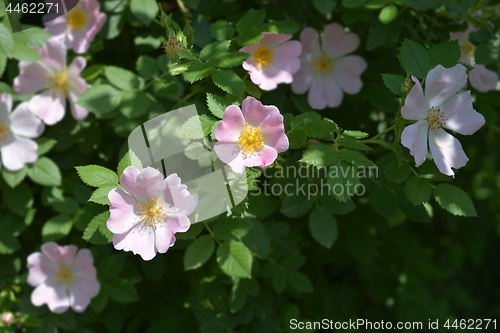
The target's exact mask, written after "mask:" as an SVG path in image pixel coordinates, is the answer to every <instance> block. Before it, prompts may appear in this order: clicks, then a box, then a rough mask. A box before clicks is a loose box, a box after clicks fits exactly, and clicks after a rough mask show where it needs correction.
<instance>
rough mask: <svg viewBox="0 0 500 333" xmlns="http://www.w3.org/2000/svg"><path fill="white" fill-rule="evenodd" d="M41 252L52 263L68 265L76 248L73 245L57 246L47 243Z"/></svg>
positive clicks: (73, 256)
mask: <svg viewBox="0 0 500 333" xmlns="http://www.w3.org/2000/svg"><path fill="white" fill-rule="evenodd" d="M41 250H42V252H43V253H44V254H45V255H46V256H47V257H48V258H49V259H50V260H52V261H53V262H55V263H57V264H65V265H70V264H71V263H72V262H73V259H74V258H75V254H76V251H77V250H78V248H77V247H76V246H74V245H65V246H59V245H57V244H56V243H54V242H48V243H45V244H43V245H42V247H41Z"/></svg>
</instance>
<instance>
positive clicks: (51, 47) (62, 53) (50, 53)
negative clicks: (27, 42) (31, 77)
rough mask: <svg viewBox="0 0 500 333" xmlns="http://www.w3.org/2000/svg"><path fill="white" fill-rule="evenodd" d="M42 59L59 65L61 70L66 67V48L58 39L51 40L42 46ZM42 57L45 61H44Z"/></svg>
mask: <svg viewBox="0 0 500 333" xmlns="http://www.w3.org/2000/svg"><path fill="white" fill-rule="evenodd" d="M42 53H44V54H43V55H42V58H44V61H45V60H49V61H52V62H54V63H56V64H59V65H60V66H61V68H64V67H66V47H65V46H64V42H62V41H61V40H59V39H56V38H51V39H49V40H48V41H46V42H45V44H44V45H43V52H42ZM44 55H45V56H46V58H47V59H45V57H44Z"/></svg>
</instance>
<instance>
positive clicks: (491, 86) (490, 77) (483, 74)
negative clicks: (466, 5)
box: [450, 24, 498, 92]
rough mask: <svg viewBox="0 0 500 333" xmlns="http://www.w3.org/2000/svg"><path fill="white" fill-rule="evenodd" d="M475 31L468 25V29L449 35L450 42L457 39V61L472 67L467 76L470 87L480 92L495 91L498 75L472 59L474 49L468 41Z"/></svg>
mask: <svg viewBox="0 0 500 333" xmlns="http://www.w3.org/2000/svg"><path fill="white" fill-rule="evenodd" d="M476 30H477V29H476V28H475V27H474V26H473V25H471V24H469V27H468V29H467V30H466V31H464V32H452V33H450V40H455V39H457V40H458V43H459V44H460V47H461V49H462V53H461V55H460V60H459V61H460V62H462V63H464V64H467V65H470V66H472V67H474V69H473V70H472V71H471V72H470V74H469V82H470V85H471V86H472V87H474V88H475V89H477V90H478V91H480V92H488V91H490V90H495V88H496V86H497V82H498V74H497V73H495V72H493V71H490V70H489V69H487V68H486V67H485V66H484V65H477V64H476V59H475V58H474V52H475V50H476V47H475V46H474V44H472V43H471V42H470V41H469V35H470V33H471V32H474V31H476Z"/></svg>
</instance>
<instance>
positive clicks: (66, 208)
mask: <svg viewBox="0 0 500 333" xmlns="http://www.w3.org/2000/svg"><path fill="white" fill-rule="evenodd" d="M53 200H54V201H52V202H50V207H52V208H53V209H54V210H55V211H56V212H58V213H59V214H66V215H70V216H73V215H74V214H76V212H77V211H78V208H80V206H79V205H78V202H77V201H76V200H75V199H73V198H69V197H63V198H62V199H53Z"/></svg>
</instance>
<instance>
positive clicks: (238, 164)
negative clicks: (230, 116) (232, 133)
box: [214, 142, 245, 173]
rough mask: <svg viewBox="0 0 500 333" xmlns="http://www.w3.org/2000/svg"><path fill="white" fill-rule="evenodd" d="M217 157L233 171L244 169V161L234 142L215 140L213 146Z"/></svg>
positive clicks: (241, 171)
mask: <svg viewBox="0 0 500 333" xmlns="http://www.w3.org/2000/svg"><path fill="white" fill-rule="evenodd" d="M214 151H215V154H217V157H218V158H219V159H220V160H221V161H222V162H224V163H226V164H227V165H229V166H230V167H231V169H233V171H234V172H237V173H243V172H244V171H245V161H244V159H243V155H242V154H241V150H240V149H239V148H238V147H237V146H236V145H235V144H234V143H222V142H217V143H216V144H215V146H214Z"/></svg>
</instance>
